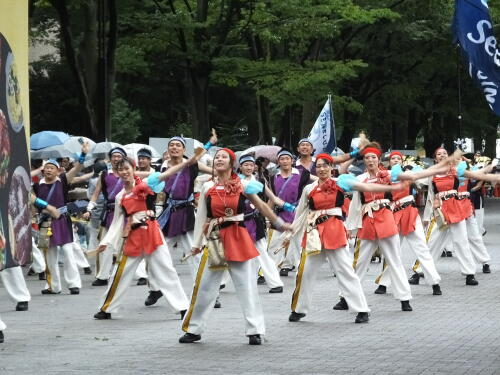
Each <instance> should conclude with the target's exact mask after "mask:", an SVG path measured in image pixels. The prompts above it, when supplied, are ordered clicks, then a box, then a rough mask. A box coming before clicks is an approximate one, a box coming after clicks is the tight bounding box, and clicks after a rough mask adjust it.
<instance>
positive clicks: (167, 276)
mask: <svg viewBox="0 0 500 375" xmlns="http://www.w3.org/2000/svg"><path fill="white" fill-rule="evenodd" d="M143 259H145V260H146V263H147V266H148V271H149V279H150V280H152V281H153V282H154V283H155V285H157V286H158V288H159V290H161V292H162V293H163V295H164V296H165V298H166V300H167V302H168V303H169V305H170V307H171V308H172V310H173V311H174V312H179V311H182V310H186V309H187V308H188V306H189V301H188V299H187V297H186V293H184V290H183V289H182V285H181V281H180V280H179V276H178V275H177V272H176V271H175V268H174V266H173V264H172V258H171V257H170V253H169V252H168V249H167V246H166V245H165V244H163V245H161V246H158V247H157V248H156V250H155V251H153V252H152V253H151V254H149V255H140V256H138V257H131V256H126V255H122V256H121V260H120V262H119V263H118V266H117V267H115V270H114V272H113V276H112V277H111V282H110V283H109V285H108V289H107V290H106V293H105V294H104V296H103V298H102V300H101V303H100V305H99V308H100V310H101V311H104V312H109V313H111V312H115V311H118V310H119V308H120V305H121V304H122V302H123V299H124V298H125V294H126V292H127V290H128V288H129V287H130V283H131V282H132V279H133V278H134V274H135V271H136V269H137V267H138V266H139V263H140V262H141V261H142V260H143Z"/></svg>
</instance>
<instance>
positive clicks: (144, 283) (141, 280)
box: [137, 277, 148, 285]
mask: <svg viewBox="0 0 500 375" xmlns="http://www.w3.org/2000/svg"><path fill="white" fill-rule="evenodd" d="M137 285H148V279H146V278H145V277H141V278H139V280H137Z"/></svg>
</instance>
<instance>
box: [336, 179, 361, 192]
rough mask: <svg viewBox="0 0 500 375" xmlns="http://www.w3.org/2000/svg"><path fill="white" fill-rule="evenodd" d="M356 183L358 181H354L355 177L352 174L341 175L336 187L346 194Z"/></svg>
mask: <svg viewBox="0 0 500 375" xmlns="http://www.w3.org/2000/svg"><path fill="white" fill-rule="evenodd" d="M356 182H358V180H356V177H354V176H353V175H352V174H341V175H340V176H339V178H338V180H337V185H338V186H340V188H341V189H342V190H344V191H345V192H346V193H350V192H351V191H352V187H353V186H354V184H355V183H356Z"/></svg>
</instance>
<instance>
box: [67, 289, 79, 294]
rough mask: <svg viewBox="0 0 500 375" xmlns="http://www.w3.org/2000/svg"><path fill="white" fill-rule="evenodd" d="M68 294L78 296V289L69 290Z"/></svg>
mask: <svg viewBox="0 0 500 375" xmlns="http://www.w3.org/2000/svg"><path fill="white" fill-rule="evenodd" d="M69 293H70V294H80V288H69Z"/></svg>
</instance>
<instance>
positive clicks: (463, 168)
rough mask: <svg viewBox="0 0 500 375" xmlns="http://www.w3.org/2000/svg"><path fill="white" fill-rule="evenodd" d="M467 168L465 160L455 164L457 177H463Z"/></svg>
mask: <svg viewBox="0 0 500 375" xmlns="http://www.w3.org/2000/svg"><path fill="white" fill-rule="evenodd" d="M466 170H467V163H466V162H465V161H463V160H462V161H461V162H460V163H458V164H457V175H458V177H463V176H464V173H465V171H466Z"/></svg>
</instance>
